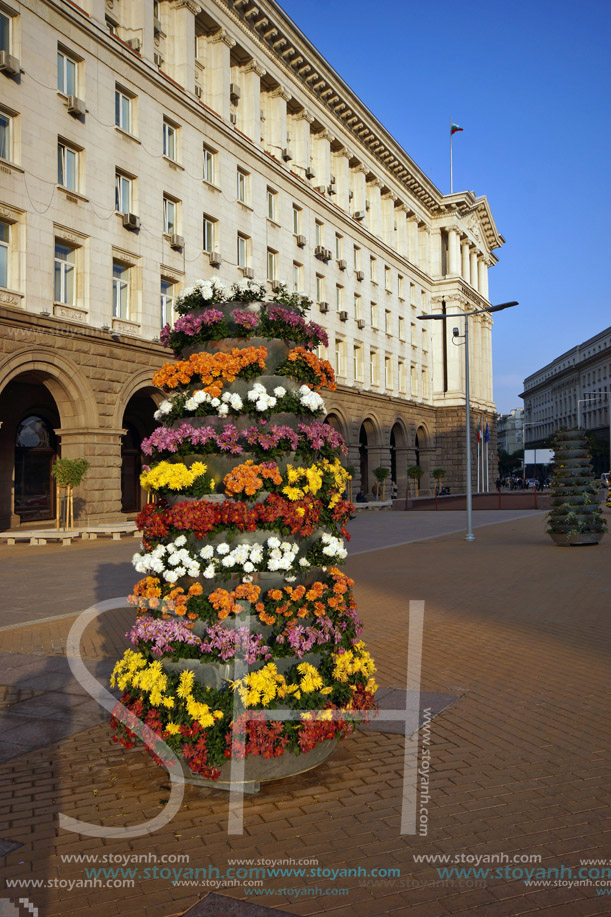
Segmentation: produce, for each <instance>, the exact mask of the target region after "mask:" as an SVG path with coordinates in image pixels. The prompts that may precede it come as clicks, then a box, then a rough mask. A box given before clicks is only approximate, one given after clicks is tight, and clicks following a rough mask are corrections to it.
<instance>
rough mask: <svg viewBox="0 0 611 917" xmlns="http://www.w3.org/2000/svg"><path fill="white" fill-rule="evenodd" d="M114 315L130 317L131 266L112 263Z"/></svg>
mask: <svg viewBox="0 0 611 917" xmlns="http://www.w3.org/2000/svg"><path fill="white" fill-rule="evenodd" d="M112 317H113V318H129V267H128V266H127V265H126V264H122V263H121V262H120V261H113V263H112Z"/></svg>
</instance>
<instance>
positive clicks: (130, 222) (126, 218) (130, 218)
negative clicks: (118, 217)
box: [123, 213, 140, 232]
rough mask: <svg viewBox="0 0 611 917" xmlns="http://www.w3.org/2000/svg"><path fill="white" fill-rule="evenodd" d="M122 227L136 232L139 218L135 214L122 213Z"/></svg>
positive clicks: (138, 226)
mask: <svg viewBox="0 0 611 917" xmlns="http://www.w3.org/2000/svg"><path fill="white" fill-rule="evenodd" d="M123 225H124V226H125V228H126V229H130V230H131V231H132V232H137V231H138V230H139V229H140V217H138V216H136V214H135V213H124V214H123Z"/></svg>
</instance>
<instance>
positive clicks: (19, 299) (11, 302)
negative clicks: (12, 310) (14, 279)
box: [0, 287, 25, 309]
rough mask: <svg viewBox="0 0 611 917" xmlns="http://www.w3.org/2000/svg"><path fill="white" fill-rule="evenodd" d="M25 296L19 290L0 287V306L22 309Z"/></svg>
mask: <svg viewBox="0 0 611 917" xmlns="http://www.w3.org/2000/svg"><path fill="white" fill-rule="evenodd" d="M24 299H25V294H23V293H20V292H19V290H10V289H9V288H8V287H0V306H16V307H17V308H18V309H22V308H23V305H24V304H23V300H24Z"/></svg>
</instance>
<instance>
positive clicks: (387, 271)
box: [384, 267, 392, 293]
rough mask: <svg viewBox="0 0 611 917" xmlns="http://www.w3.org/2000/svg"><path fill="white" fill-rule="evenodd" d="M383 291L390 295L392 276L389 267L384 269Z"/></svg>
mask: <svg viewBox="0 0 611 917" xmlns="http://www.w3.org/2000/svg"><path fill="white" fill-rule="evenodd" d="M384 289H385V290H386V292H387V293H392V274H391V270H390V268H389V267H384Z"/></svg>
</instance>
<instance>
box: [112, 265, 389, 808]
mask: <svg viewBox="0 0 611 917" xmlns="http://www.w3.org/2000/svg"><path fill="white" fill-rule="evenodd" d="M266 295H267V294H266V288H265V285H262V284H255V283H254V282H252V281H242V282H240V283H239V284H234V286H233V288H232V290H231V291H227V290H226V289H225V288H223V287H222V285H220V284H219V282H218V281H216V282H214V283H212V282H210V281H198V282H197V283H196V284H194V285H193V287H190V288H189V289H188V290H186V291H185V292H184V293H183V294H182V296H181V297H179V299H178V302H177V311H178V313H179V315H180V318H179V319H178V320H177V321H176V323H175V325H174V327H173V328H172V329H170V328H166V329H164V333H163V335H162V336H163V339H164V340H165V342H166V343H167V344H168V345H170V346H171V347H172V349H173V350H174V352H175V355H176V357H177V358H178V359H177V360H176V361H175V362H172V363H167V364H165V366H163V367H162V369H160V370H158V371H157V372H156V373H155V375H154V377H153V384H154V385H155V386H157V387H158V388H162V389H164V390H165V392H166V393H167V398H166V399H165V400H164V401H163V402H162V403H161V404H160V406H159V409H158V411H157V412H156V415H155V417H156V420H157V421H158V422H159V423H160V426H159V427H158V428H157V429H156V430H155V431H154V432H153V433H152V435H151V436H150V437H149V438H148V439H146V440H145V441H144V442H143V443H142V449H143V452H144V453H145V455H147V456H149V457H150V466H146V467H145V468H144V471H143V475H142V484H143V486H144V487H145V488H147V489H148V490H149V491H152V492H154V493H155V494H156V496H157V498H158V502H156V503H149V504H147V506H146V507H145V508H144V509H143V510H142V512H141V513H140V515H139V516H138V519H137V525H138V528H139V530H140V531H141V532H142V549H141V551H139V552H138V553H137V554H136V555H135V556H134V566H135V568H136V570H137V571H138V572H139V573H141V574H142V575H143V579H141V580H140V582H139V583H137V585H136V587H135V588H134V591H133V595H132V596H130V601H131V603H132V604H134V605H135V606H136V607H137V608H138V614H139V616H138V620H137V622H136V623H135V625H134V627H133V628H132V630H131V631H130V633H129V639H130V641H131V643H132V644H133V646H134V649H133V650H128V651H127V652H126V654H125V655H124V657H123V658H122V659H121V660H120V661H119V662H118V663H117V665H116V666H115V670H114V673H113V683H115V684H116V685H117V686H118V687H119V688H120V689H121V690H122V691H123V695H122V704H123V705H124V707H125V708H127V709H128V710H129V711H132V712H133V713H135V714H136V715H137V716H138V718H139V719H140V720H142V721H144V723H145V724H146V725H147V726H149V728H150V729H151V730H152V731H153V732H154V733H156V734H157V735H158V736H159V737H160V738H161V739H163V741H164V742H165V743H166V744H167V746H169V747H170V748H171V749H172V750H173V752H174V753H175V754H176V755H177V757H178V758H179V759H180V760H182V761H184V765H183V767H184V771H185V774H186V776H187V777H188V779H189V782H195V783H198V784H202V785H206V786H216V787H221V788H229V787H231V786H234V785H235V778H234V777H232V771H231V760H232V759H241V760H243V761H244V774H243V780H240V781H239V785H241V786H246V785H249V787H250V789H251V790H252V789H254V788H256V786H257V785H258V783H259V782H260V781H262V780H273V779H277V778H278V777H284V776H291V775H294V774H296V773H300V772H302V771H304V770H308V769H309V768H311V767H314V766H316V765H317V764H319V763H321V761H323V760H324V759H325V758H326V757H327V756H328V755H329V754H330V752H331V751H332V750H333V748H334V746H335V742H336V740H337V739H339V738H341V737H343V736H344V735H346V734H347V733H348V732H350V731H351V729H352V728H353V721H354V720H355V719H357V718H358V717H359V716H361V712H362V711H365V710H368V709H370V708H371V707H372V706H373V705H374V693H375V690H376V685H375V682H374V680H373V673H374V671H375V666H374V663H373V660H372V659H371V656H370V655H369V654H368V653H367V650H366V648H365V644H364V643H363V642H362V641H361V639H360V634H361V630H362V625H361V623H360V621H359V620H358V618H357V616H356V603H355V601H354V598H353V595H352V586H353V581H352V580H351V579H349V578H348V577H347V576H346V575H345V574H344V573H343V572H342V571H341V569H340V568H341V565H342V564H343V562H344V559H345V557H346V550H345V547H344V541H343V539H344V538H345V537H349V536H348V533H347V531H346V527H345V526H346V522H347V520H348V518H349V517H350V514H351V511H352V508H353V507H352V505H351V504H350V503H349V502H348V501H346V500H344V499H343V493H344V491H345V489H346V487H347V482H348V474H347V472H346V470H345V469H344V468H343V467H342V465H341V462H340V456H342V455H345V454H346V453H347V449H346V446H345V443H344V441H343V439H342V437H341V435H340V434H339V433H338V432H337V431H336V430H334V429H333V427H331V426H329V425H328V424H325V423H323V422H322V419H323V418H324V416H325V414H326V411H325V406H324V401H323V397H322V395H321V394H320V391H321V390H324V389H325V388H327V389H330V390H333V389H334V388H335V382H334V377H333V370H332V368H331V366H330V365H329V364H328V363H327V362H326V361H325V360H320V359H319V358H318V357H317V356H316V355H315V353H314V349H315V348H316V347H317V346H318V345H319V344H324V345H325V346H326V344H327V335H326V333H325V331H324V330H323V329H322V328H321V327H320V326H319V325H317V324H315V323H314V322H308V321H306V319H305V317H304V312H305V309H306V305H309V303H304V300H303V297H301V296H297V295H294V294H290V293H287V291H286V288H284V287H280V288H279V290H278V293H277V296H278V297H279V298H280V301H273V300H272V301H264V300H263V297H264V296H266ZM227 300H229V301H227ZM221 332H222V333H221ZM240 671H241V672H242V674H240ZM280 710H281V711H284V713H286V716H284V714H283V716H282V717H281V718H278V717H277V718H276V719H273V717H272V716H269V715H267V714H268V712H270V713H274V712H277V711H280ZM112 727H113V730H114V732H115V739H116V741H119V742H121V743H122V744H123V745H125V746H127V747H130V746H131V745H132V744H133V743H134V740H135V738H136V737H137V734H136V733H134V731H132V729H130V728H129V724H128V723H127V722H126V719H125V716H124V710H123V709H117V711H116V715H115V716H114V717H113V720H112ZM166 754H167V752H166ZM153 756H154V757H155V755H154V753H153ZM232 781H233V782H232Z"/></svg>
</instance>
